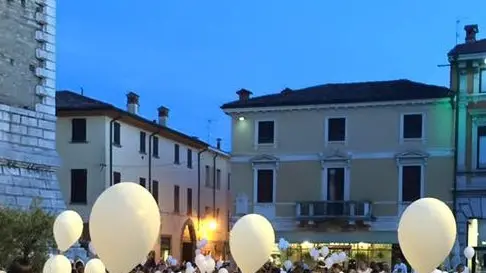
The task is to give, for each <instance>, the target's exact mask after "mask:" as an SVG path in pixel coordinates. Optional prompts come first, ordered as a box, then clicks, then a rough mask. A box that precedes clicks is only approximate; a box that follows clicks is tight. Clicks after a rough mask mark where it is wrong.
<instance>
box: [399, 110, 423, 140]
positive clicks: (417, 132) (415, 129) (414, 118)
mask: <svg viewBox="0 0 486 273" xmlns="http://www.w3.org/2000/svg"><path fill="white" fill-rule="evenodd" d="M402 126H403V128H402V138H403V139H420V138H422V137H423V132H422V129H423V116H422V114H407V115H403V124H402Z"/></svg>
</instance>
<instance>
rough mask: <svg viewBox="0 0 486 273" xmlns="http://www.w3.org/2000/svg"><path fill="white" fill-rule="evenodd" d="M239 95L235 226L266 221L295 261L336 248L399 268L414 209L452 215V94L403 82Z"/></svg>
mask: <svg viewBox="0 0 486 273" xmlns="http://www.w3.org/2000/svg"><path fill="white" fill-rule="evenodd" d="M237 94H238V100H236V101H233V102H230V103H227V104H224V105H223V106H222V109H223V111H224V112H225V113H226V114H227V115H229V116H230V117H231V122H232V129H231V130H232V142H231V144H232V160H231V162H232V163H231V170H232V176H233V180H232V190H231V192H232V194H233V195H234V198H235V200H236V206H235V209H234V214H233V216H234V217H233V218H232V220H233V221H235V220H237V219H238V217H240V216H241V215H244V214H247V213H259V214H262V215H264V216H266V217H267V218H268V219H269V220H270V221H271V222H272V224H273V226H274V228H275V230H276V236H277V239H278V238H280V237H282V238H285V239H286V240H288V241H289V242H290V243H291V244H292V248H291V250H290V252H288V254H289V255H292V256H294V259H295V260H298V259H306V258H309V255H307V252H308V251H309V249H310V248H311V247H313V246H317V247H320V246H322V245H327V246H329V248H330V249H331V250H333V251H336V250H342V251H345V252H347V253H348V256H349V257H351V258H352V259H357V260H367V261H376V262H388V263H391V262H392V258H393V257H395V258H396V257H400V256H401V252H400V250H399V247H398V238H397V227H398V221H399V219H400V216H401V213H402V212H403V211H404V209H405V208H406V207H407V206H408V205H409V204H410V203H411V202H413V201H415V200H417V199H419V198H422V197H425V196H430V197H436V198H439V199H441V200H443V201H445V202H447V203H449V204H450V205H451V206H452V200H453V199H452V191H451V189H452V187H453V181H454V170H453V166H454V156H453V155H454V153H453V148H454V141H453V140H454V138H453V115H454V114H453V113H454V111H453V108H452V106H453V99H454V96H453V94H452V92H450V90H449V89H448V88H445V87H440V86H433V85H427V84H423V83H417V82H412V81H408V80H395V81H382V82H360V83H347V84H326V85H320V86H314V87H308V88H304V89H300V90H291V89H289V88H286V89H285V90H283V91H281V92H279V93H274V94H269V95H264V96H256V97H252V93H251V92H250V91H248V90H245V89H242V90H240V91H238V92H237Z"/></svg>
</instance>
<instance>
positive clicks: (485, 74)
mask: <svg viewBox="0 0 486 273" xmlns="http://www.w3.org/2000/svg"><path fill="white" fill-rule="evenodd" d="M479 92H481V93H486V69H481V72H480V78H479Z"/></svg>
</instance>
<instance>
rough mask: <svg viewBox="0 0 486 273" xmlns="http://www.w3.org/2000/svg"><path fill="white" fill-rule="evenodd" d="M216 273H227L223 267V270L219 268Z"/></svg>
mask: <svg viewBox="0 0 486 273" xmlns="http://www.w3.org/2000/svg"><path fill="white" fill-rule="evenodd" d="M218 273H228V269H226V268H224V267H223V268H220V269H219V270H218Z"/></svg>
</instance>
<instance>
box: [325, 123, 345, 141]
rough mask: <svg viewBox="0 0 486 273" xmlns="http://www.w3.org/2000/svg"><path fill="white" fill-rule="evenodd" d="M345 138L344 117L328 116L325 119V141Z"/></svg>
mask: <svg viewBox="0 0 486 273" xmlns="http://www.w3.org/2000/svg"><path fill="white" fill-rule="evenodd" d="M345 140H346V119H345V118H329V119H328V120H327V141H329V142H333V141H345Z"/></svg>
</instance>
